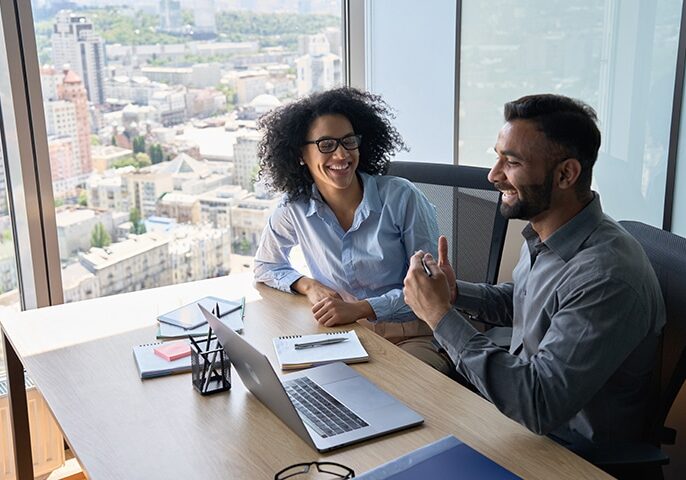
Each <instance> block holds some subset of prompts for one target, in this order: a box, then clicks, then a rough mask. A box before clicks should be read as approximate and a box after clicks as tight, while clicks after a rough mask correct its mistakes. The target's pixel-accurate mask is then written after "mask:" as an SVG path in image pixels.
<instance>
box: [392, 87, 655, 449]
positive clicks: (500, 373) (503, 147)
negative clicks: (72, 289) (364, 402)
mask: <svg viewBox="0 0 686 480" xmlns="http://www.w3.org/2000/svg"><path fill="white" fill-rule="evenodd" d="M505 120H506V123H505V125H504V126H503V127H502V129H501V130H500V133H499V135H498V139H497V143H496V146H495V151H496V153H497V155H498V158H497V160H496V163H495V165H494V166H493V168H492V169H491V171H490V173H489V175H488V179H489V180H490V181H491V182H492V183H494V184H495V186H496V188H497V189H498V190H500V191H501V192H502V205H501V213H502V214H503V215H504V216H506V217H508V218H521V219H525V220H528V221H529V224H528V225H527V227H526V228H525V229H524V231H523V232H522V233H523V236H524V238H525V240H526V242H525V244H524V245H523V246H522V250H521V255H520V259H519V263H518V264H517V266H516V267H515V269H514V272H513V282H511V283H504V284H499V285H488V284H478V285H477V284H470V283H467V282H461V281H457V282H456V281H455V274H454V272H453V269H452V268H451V266H450V264H449V262H448V259H447V251H448V246H447V242H446V239H445V237H441V238H440V239H439V259H438V263H436V262H435V260H434V259H433V258H432V256H431V255H430V254H425V253H424V252H417V254H415V255H414V256H413V257H412V259H411V266H410V270H409V271H408V274H407V277H406V278H405V289H404V295H405V302H406V303H407V304H408V305H409V306H410V307H412V309H413V310H414V312H415V313H416V314H417V315H418V316H419V317H420V318H422V319H423V320H424V321H425V322H426V323H427V324H428V325H429V326H430V327H431V328H432V329H433V330H434V335H435V337H436V339H437V340H438V342H439V343H440V344H441V345H442V346H443V348H444V349H445V350H446V351H447V352H448V354H449V355H450V357H451V359H452V360H453V362H454V363H455V366H456V369H457V371H458V372H459V373H460V374H461V375H462V376H463V377H464V378H465V379H466V380H467V381H469V382H470V383H471V384H472V385H473V386H474V387H475V388H476V389H477V390H478V391H479V392H480V393H481V394H482V395H483V396H484V397H486V398H487V399H489V400H490V401H491V402H493V403H494V404H495V405H496V406H497V407H498V409H500V411H502V412H503V413H504V414H505V415H507V416H509V417H510V418H512V419H514V420H516V421H518V422H520V423H522V424H523V425H525V426H526V427H528V428H529V429H530V430H532V431H534V432H536V433H539V434H550V435H551V436H552V437H553V438H555V439H557V440H558V441H560V442H561V443H563V444H567V445H568V446H581V447H583V446H589V445H593V444H599V443H603V442H618V441H622V440H635V439H638V438H639V437H640V435H641V432H642V429H643V427H644V420H645V406H646V399H647V397H648V388H649V379H650V376H651V373H652V370H653V367H654V360H655V357H656V350H657V344H658V338H659V335H660V332H661V329H662V326H663V325H664V322H665V312H664V304H663V300H662V295H661V292H660V288H659V285H658V282H657V279H656V277H655V274H654V272H653V270H652V268H651V266H650V263H649V262H648V259H647V257H646V256H645V254H644V252H643V250H642V248H641V246H640V244H638V242H636V241H635V240H634V239H633V237H631V236H630V235H629V234H628V233H627V232H626V231H625V230H624V229H622V227H621V226H620V225H619V224H617V223H616V222H615V221H614V220H612V219H611V218H609V217H608V216H606V215H604V214H603V212H602V209H601V205H600V197H599V196H598V194H597V193H595V192H593V191H592V190H591V174H592V168H593V164H594V163H595V160H596V158H597V154H598V148H599V147H600V131H599V130H598V128H597V126H596V114H595V112H594V111H593V109H592V108H591V107H589V106H588V105H586V104H584V103H582V102H580V101H577V100H574V99H571V98H567V97H563V96H559V95H533V96H528V97H523V98H520V99H519V100H516V101H513V102H509V103H507V104H506V105H505ZM422 262H424V263H425V264H426V265H427V267H428V268H429V270H430V271H431V274H432V275H431V276H429V275H427V274H426V272H425V271H424V269H423V266H422ZM453 303H454V307H456V309H454V308H453V305H452V304H453ZM461 312H467V313H468V314H470V315H473V316H476V317H477V318H479V317H480V318H482V319H484V320H488V321H489V322H494V323H498V324H502V325H510V326H512V327H513V332H512V343H511V346H510V349H509V351H507V350H504V349H502V348H499V347H497V346H496V345H495V344H494V343H492V342H491V341H490V340H489V339H488V338H487V337H486V336H485V335H483V334H481V333H479V332H478V331H477V330H475V329H474V328H473V327H472V326H471V325H470V324H469V323H468V322H467V320H466V319H465V317H464V316H463V314H462V313H461Z"/></svg>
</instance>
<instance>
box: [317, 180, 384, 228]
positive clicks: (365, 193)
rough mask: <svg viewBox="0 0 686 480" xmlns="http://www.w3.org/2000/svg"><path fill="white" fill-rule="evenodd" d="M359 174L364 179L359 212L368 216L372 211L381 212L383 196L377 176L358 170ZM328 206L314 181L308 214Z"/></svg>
mask: <svg viewBox="0 0 686 480" xmlns="http://www.w3.org/2000/svg"><path fill="white" fill-rule="evenodd" d="M357 175H358V176H359V177H360V180H361V181H362V202H360V205H359V206H358V207H357V212H359V213H361V214H362V215H363V218H366V217H367V216H368V215H369V213H370V212H380V211H381V206H382V203H381V197H380V196H379V188H378V187H377V185H376V178H374V177H373V176H372V175H369V174H368V173H364V172H360V171H358V172H357ZM324 206H326V202H324V199H323V198H322V195H321V193H319V189H318V188H317V185H316V184H315V183H314V182H313V183H312V196H311V197H310V206H309V208H308V209H307V216H308V217H309V216H312V215H314V214H315V213H317V212H318V211H319V210H320V209H321V208H323V207H324Z"/></svg>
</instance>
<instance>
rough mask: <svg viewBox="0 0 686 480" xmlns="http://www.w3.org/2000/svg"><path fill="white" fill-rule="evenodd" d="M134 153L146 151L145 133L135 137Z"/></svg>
mask: <svg viewBox="0 0 686 480" xmlns="http://www.w3.org/2000/svg"><path fill="white" fill-rule="evenodd" d="M133 153H145V137H144V136H143V135H137V136H135V137H133Z"/></svg>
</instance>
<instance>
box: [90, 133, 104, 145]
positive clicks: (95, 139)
mask: <svg viewBox="0 0 686 480" xmlns="http://www.w3.org/2000/svg"><path fill="white" fill-rule="evenodd" d="M91 145H102V142H101V141H100V138H99V137H98V136H97V135H91Z"/></svg>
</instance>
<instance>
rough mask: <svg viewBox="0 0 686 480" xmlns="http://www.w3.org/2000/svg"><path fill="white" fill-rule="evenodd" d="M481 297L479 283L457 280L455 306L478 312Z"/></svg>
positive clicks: (482, 296)
mask: <svg viewBox="0 0 686 480" xmlns="http://www.w3.org/2000/svg"><path fill="white" fill-rule="evenodd" d="M483 298H484V295H483V293H482V291H481V285H479V284H478V283H471V282H463V281H461V280H458V281H457V298H456V299H455V306H456V307H457V308H459V309H461V310H467V311H468V312H478V311H479V308H480V307H481V302H482V301H483Z"/></svg>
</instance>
